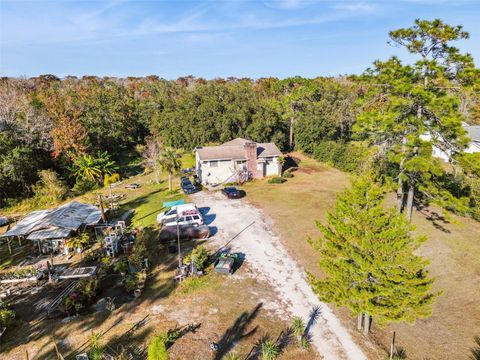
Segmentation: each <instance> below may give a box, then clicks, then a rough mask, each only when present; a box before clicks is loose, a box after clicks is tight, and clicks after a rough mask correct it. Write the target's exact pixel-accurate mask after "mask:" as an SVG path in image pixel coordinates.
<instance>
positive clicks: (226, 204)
mask: <svg viewBox="0 0 480 360" xmlns="http://www.w3.org/2000/svg"><path fill="white" fill-rule="evenodd" d="M191 199H192V201H193V202H195V203H196V204H197V206H198V207H199V208H203V209H202V210H203V211H204V212H205V214H206V222H207V224H208V225H209V226H211V227H212V228H213V229H214V236H213V237H212V243H213V245H215V246H216V247H225V248H230V249H231V250H232V251H234V252H241V253H243V254H245V262H246V263H247V264H248V265H249V267H250V268H252V269H253V271H254V272H255V276H256V277H258V278H261V279H262V280H264V281H266V282H267V283H268V284H270V286H271V289H272V291H275V292H276V293H277V294H278V302H279V303H278V304H271V306H272V307H275V306H281V307H282V308H284V309H285V310H286V311H287V312H288V313H289V316H290V317H293V316H300V317H301V318H303V319H304V321H305V322H306V323H307V324H308V325H307V326H309V328H310V332H311V334H312V343H313V345H314V347H315V348H316V350H317V351H318V352H319V353H320V354H321V355H322V356H323V358H324V359H328V360H330V359H332V360H337V359H355V360H356V359H366V356H365V355H364V354H363V352H362V350H361V349H360V347H358V346H357V345H356V344H355V343H354V342H353V340H352V338H351V336H350V335H349V334H348V332H347V330H346V329H345V328H344V327H343V326H342V325H341V323H340V321H339V320H338V319H337V318H336V316H335V315H334V314H333V313H332V311H331V310H330V309H329V307H328V306H327V305H326V304H324V303H322V302H320V301H319V300H318V298H317V297H316V295H315V294H314V293H313V291H312V290H311V288H310V286H309V285H308V283H307V280H306V277H305V272H304V271H303V270H302V269H301V268H300V267H299V266H298V264H297V263H296V262H295V261H294V260H293V259H292V258H291V257H290V255H289V254H288V253H287V251H286V249H285V248H284V246H283V245H282V243H281V241H280V239H279V237H278V236H277V235H276V234H275V233H274V232H273V231H272V227H271V225H270V222H269V220H268V219H266V218H265V216H264V214H263V213H262V212H261V210H259V209H257V208H255V207H253V206H251V205H249V204H248V203H247V202H246V201H244V200H229V199H226V198H225V197H224V196H223V195H222V194H221V193H220V192H218V191H217V192H208V191H202V192H200V193H197V194H194V195H192V196H191ZM312 315H313V316H312ZM314 318H315V319H314Z"/></svg>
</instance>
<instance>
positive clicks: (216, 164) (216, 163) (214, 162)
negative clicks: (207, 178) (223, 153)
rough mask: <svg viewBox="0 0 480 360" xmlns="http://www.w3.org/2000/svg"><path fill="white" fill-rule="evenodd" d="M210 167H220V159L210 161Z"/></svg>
mask: <svg viewBox="0 0 480 360" xmlns="http://www.w3.org/2000/svg"><path fill="white" fill-rule="evenodd" d="M210 167H218V160H215V161H210Z"/></svg>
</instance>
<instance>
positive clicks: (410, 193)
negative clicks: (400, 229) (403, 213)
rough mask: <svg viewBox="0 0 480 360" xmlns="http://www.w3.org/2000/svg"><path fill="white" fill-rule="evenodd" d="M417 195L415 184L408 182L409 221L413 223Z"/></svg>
mask: <svg viewBox="0 0 480 360" xmlns="http://www.w3.org/2000/svg"><path fill="white" fill-rule="evenodd" d="M414 195H415V184H414V182H413V181H409V182H408V194H407V219H408V221H410V222H412V214H413V199H414V197H415V196H414Z"/></svg>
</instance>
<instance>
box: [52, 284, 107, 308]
mask: <svg viewBox="0 0 480 360" xmlns="http://www.w3.org/2000/svg"><path fill="white" fill-rule="evenodd" d="M98 286H99V281H98V279H97V278H96V277H94V276H92V277H89V278H83V279H81V280H80V282H79V284H78V287H77V289H75V290H74V291H72V292H71V293H70V294H68V295H67V296H66V297H64V298H63V300H62V301H61V303H60V305H59V307H60V309H61V310H62V311H64V312H66V313H69V314H70V313H72V311H73V310H75V313H77V314H78V312H79V310H81V309H83V308H85V307H86V306H87V305H90V304H91V303H92V302H93V300H94V299H95V297H96V295H97V290H98Z"/></svg>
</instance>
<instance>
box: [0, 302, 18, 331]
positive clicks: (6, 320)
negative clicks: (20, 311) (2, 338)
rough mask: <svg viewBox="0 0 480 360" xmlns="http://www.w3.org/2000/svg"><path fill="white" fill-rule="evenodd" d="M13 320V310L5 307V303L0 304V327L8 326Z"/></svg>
mask: <svg viewBox="0 0 480 360" xmlns="http://www.w3.org/2000/svg"><path fill="white" fill-rule="evenodd" d="M14 320H15V311H13V310H11V309H9V308H7V306H6V305H1V306H0V328H2V327H6V328H8V327H9V326H10V325H12V323H13V321H14Z"/></svg>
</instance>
